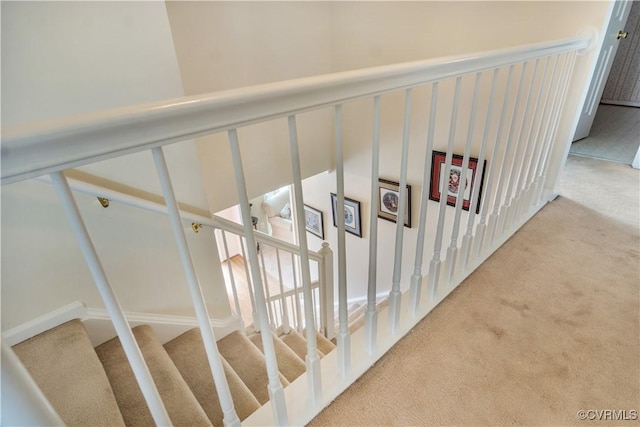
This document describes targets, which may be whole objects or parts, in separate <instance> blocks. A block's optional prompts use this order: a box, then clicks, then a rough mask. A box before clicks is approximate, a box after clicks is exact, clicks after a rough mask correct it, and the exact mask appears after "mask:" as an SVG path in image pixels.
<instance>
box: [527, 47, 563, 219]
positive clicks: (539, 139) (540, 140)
mask: <svg viewBox="0 0 640 427" xmlns="http://www.w3.org/2000/svg"><path fill="white" fill-rule="evenodd" d="M553 58H554V62H553V71H552V72H551V75H550V76H549V82H548V83H547V90H546V95H545V101H544V109H543V110H542V114H541V116H540V121H539V123H538V127H537V129H536V135H535V137H534V141H535V150H534V152H533V155H532V156H531V166H530V168H529V172H528V176H527V185H526V188H525V195H526V200H525V201H524V202H523V204H524V205H525V208H526V209H527V211H526V212H527V213H529V212H530V211H531V201H532V195H533V193H534V187H535V186H534V185H533V184H534V181H535V179H536V171H537V168H538V164H539V163H540V157H541V156H542V150H543V146H544V132H542V133H541V130H542V125H543V123H545V121H546V123H547V125H546V126H549V120H550V117H551V111H550V109H551V108H552V105H551V104H552V101H551V93H552V89H553V87H554V84H555V82H556V81H558V78H559V76H558V75H557V71H558V63H559V62H560V54H557V55H555V56H554V57H553Z"/></svg>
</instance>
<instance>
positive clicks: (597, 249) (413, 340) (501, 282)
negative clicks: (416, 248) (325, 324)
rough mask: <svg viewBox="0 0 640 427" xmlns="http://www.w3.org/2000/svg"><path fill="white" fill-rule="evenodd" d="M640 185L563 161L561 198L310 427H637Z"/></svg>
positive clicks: (631, 175) (630, 175)
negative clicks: (557, 426) (607, 415)
mask: <svg viewBox="0 0 640 427" xmlns="http://www.w3.org/2000/svg"><path fill="white" fill-rule="evenodd" d="M639 178H640V171H638V170H635V169H632V168H631V167H629V166H624V165H621V164H616V163H612V162H605V161H600V160H595V159H588V158H581V157H575V156H570V157H569V160H568V162H567V166H566V168H565V171H564V174H563V177H562V180H561V183H560V185H559V193H560V197H558V198H557V199H556V200H555V201H553V202H551V203H549V204H548V205H547V206H545V207H544V208H543V209H542V210H541V211H540V212H538V213H537V214H536V215H535V216H534V217H533V218H532V219H531V220H530V221H529V222H528V223H527V224H525V225H524V226H523V227H522V228H521V229H520V230H519V231H518V232H517V233H516V234H515V235H514V236H513V237H511V239H509V241H507V242H506V243H505V245H504V246H503V247H502V248H500V249H499V250H498V251H496V252H495V253H494V254H493V255H492V256H491V257H490V258H489V259H488V260H487V261H486V262H485V263H484V264H483V265H482V266H480V267H479V268H478V269H477V270H476V271H475V272H474V273H473V274H471V275H470V276H469V277H468V278H467V279H466V280H465V281H464V282H463V283H462V284H461V285H460V286H459V287H458V288H457V289H456V290H455V291H454V292H453V293H452V294H451V295H450V296H449V297H448V298H447V299H446V300H445V301H443V302H442V303H441V304H440V305H438V306H437V307H436V308H435V309H434V310H433V311H432V312H431V313H430V314H429V315H427V316H426V317H425V318H424V319H423V320H422V321H421V322H419V323H418V324H417V325H416V326H415V327H414V328H413V330H412V331H411V332H410V333H408V334H407V335H406V336H405V337H403V338H402V339H401V340H400V341H399V342H398V343H397V344H396V345H395V346H394V347H393V348H392V349H391V350H390V351H389V352H388V353H387V354H386V355H384V356H383V357H382V358H381V359H380V360H379V361H378V362H377V363H376V365H374V366H373V367H372V368H371V369H370V370H368V371H367V372H366V373H365V374H364V375H363V376H362V377H360V379H358V380H357V381H356V382H355V383H354V384H353V385H352V386H351V387H350V388H349V389H347V390H346V391H345V392H344V393H343V394H341V395H340V396H339V397H338V398H337V399H336V400H335V401H334V402H333V403H332V404H331V405H329V406H328V407H327V408H325V409H324V411H323V412H321V413H320V414H319V415H318V416H317V417H316V418H315V419H314V420H313V421H312V422H311V423H310V425H311V426H335V425H367V426H376V425H379V426H405V425H570V426H575V425H584V426H589V425H637V420H638V411H640V407H639V406H638V402H640V381H639V380H638V379H639V378H640V277H639V276H638V272H639V271H640V250H639V248H640V238H639V237H640V236H639V228H640V220H639V215H640V210H639V205H640V179H639ZM612 205H613V206H612ZM605 410H610V411H616V412H615V413H616V415H615V416H616V417H621V418H612V416H613V415H612V414H611V413H610V415H609V418H605V417H604V415H602V414H603V412H602V411H605ZM599 414H600V415H599ZM598 417H600V418H598Z"/></svg>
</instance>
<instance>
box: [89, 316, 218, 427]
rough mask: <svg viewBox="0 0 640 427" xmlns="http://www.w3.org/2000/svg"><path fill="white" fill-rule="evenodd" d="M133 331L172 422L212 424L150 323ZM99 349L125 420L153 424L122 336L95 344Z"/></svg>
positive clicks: (127, 422) (177, 423) (133, 423)
mask: <svg viewBox="0 0 640 427" xmlns="http://www.w3.org/2000/svg"><path fill="white" fill-rule="evenodd" d="M132 331H133V334H134V337H135V338H136V341H137V342H138V345H139V347H140V351H141V352H142V355H143V357H144V359H145V361H146V363H147V366H148V368H149V372H150V373H151V376H152V378H153V380H154V382H155V384H156V387H157V389H158V392H159V393H160V396H161V397H162V401H163V403H164V405H165V407H166V409H167V413H168V414H169V417H170V418H171V421H172V424H173V425H188V426H196V425H198V426H202V425H211V423H210V422H209V419H208V418H207V415H206V414H205V412H204V410H203V409H202V407H201V406H200V405H199V404H198V401H197V400H196V398H195V397H194V396H193V394H192V393H191V390H190V389H189V386H188V385H187V383H186V382H185V381H184V379H183V378H182V376H181V375H180V372H179V371H178V369H177V368H176V366H175V365H174V364H173V361H172V360H171V358H170V357H169V355H168V354H167V352H166V351H165V350H164V347H162V344H161V343H160V341H158V339H157V338H156V336H155V335H154V333H153V331H152V329H151V327H149V326H147V325H141V326H137V327H135V328H133V329H132ZM96 353H97V354H98V357H99V358H100V360H101V361H102V364H103V366H104V368H105V371H106V373H107V377H108V378H109V381H110V382H111V387H112V388H113V391H114V394H115V396H116V400H117V402H118V405H119V407H120V411H121V412H122V416H123V418H124V421H125V423H126V424H127V425H135V426H147V425H148V426H154V425H155V423H154V421H153V418H152V416H151V412H150V411H149V409H148V407H147V404H146V402H145V399H144V396H143V394H142V392H141V391H140V388H139V386H138V383H137V382H136V379H135V376H134V374H133V370H132V369H131V366H130V365H129V362H128V360H127V357H126V355H125V353H124V350H123V348H122V345H121V344H120V340H119V339H118V338H114V339H112V340H109V341H107V342H105V343H104V344H101V345H99V346H98V347H96Z"/></svg>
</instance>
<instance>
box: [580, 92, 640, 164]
mask: <svg viewBox="0 0 640 427" xmlns="http://www.w3.org/2000/svg"><path fill="white" fill-rule="evenodd" d="M639 146H640V108H636V107H621V106H618V105H606V104H600V106H599V107H598V112H597V113H596V117H595V120H594V121H593V126H592V128H591V133H590V134H589V136H588V137H587V138H584V139H581V140H580V141H576V142H574V143H573V144H572V145H571V149H570V150H569V152H570V153H571V154H574V155H576V156H584V157H593V158H596V159H604V160H609V161H612V162H617V163H624V164H627V165H630V164H631V162H632V161H633V158H634V157H635V155H636V152H637V151H638V147H639Z"/></svg>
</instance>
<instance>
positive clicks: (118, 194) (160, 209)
mask: <svg viewBox="0 0 640 427" xmlns="http://www.w3.org/2000/svg"><path fill="white" fill-rule="evenodd" d="M38 180H40V181H43V182H48V183H51V179H50V178H49V177H41V178H38ZM67 182H68V183H69V187H71V188H72V189H73V190H76V191H80V192H81V193H85V194H90V195H92V196H100V197H104V198H106V199H109V200H111V201H116V202H120V203H124V204H127V205H130V206H135V207H138V208H141V209H145V210H148V211H151V212H156V213H161V214H164V215H168V210H167V206H166V205H165V204H164V203H159V202H155V201H153V200H150V199H145V198H142V197H138V196H134V195H131V194H127V193H124V192H122V191H118V190H115V189H111V188H106V187H103V186H100V185H96V184H93V183H90V182H87V181H83V180H81V179H77V178H69V177H67ZM179 212H180V217H181V218H182V219H183V220H184V221H190V222H195V223H198V224H201V225H204V226H207V227H212V228H217V229H219V230H225V231H229V232H231V233H233V234H237V235H240V236H244V229H243V227H242V225H241V224H238V223H237V222H233V221H230V220H228V219H226V218H222V217H220V216H217V215H212V216H211V217H207V216H203V215H200V214H197V213H193V212H189V211H187V210H184V209H180V210H179ZM253 234H254V236H255V239H256V241H258V242H259V243H264V244H267V245H269V246H273V247H274V248H278V249H281V250H283V251H287V252H294V253H298V251H300V248H299V247H298V246H296V245H294V244H293V243H289V242H285V241H284V240H280V239H276V238H275V237H272V236H269V235H268V234H264V233H262V232H261V231H259V230H254V231H253ZM309 259H310V260H312V261H316V262H320V261H322V256H321V255H319V254H318V253H316V252H309Z"/></svg>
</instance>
